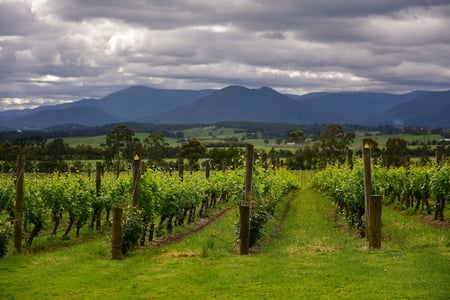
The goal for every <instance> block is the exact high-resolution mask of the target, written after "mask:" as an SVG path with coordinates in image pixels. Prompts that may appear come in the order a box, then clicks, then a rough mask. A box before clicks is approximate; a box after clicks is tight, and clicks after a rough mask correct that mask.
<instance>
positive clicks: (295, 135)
mask: <svg viewBox="0 0 450 300" xmlns="http://www.w3.org/2000/svg"><path fill="white" fill-rule="evenodd" d="M304 139H305V137H304V133H303V131H302V130H300V129H299V130H294V131H292V132H291V133H289V140H291V141H292V142H294V143H296V144H299V143H301V142H303V141H304Z"/></svg>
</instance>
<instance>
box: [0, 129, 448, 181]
mask: <svg viewBox="0 0 450 300" xmlns="http://www.w3.org/2000/svg"><path fill="white" fill-rule="evenodd" d="M241 123H242V122H241ZM245 124H247V123H245ZM245 124H240V125H242V126H244V125H245ZM248 124H250V125H252V124H253V123H251V122H248ZM222 125H226V123H224V124H222ZM250 125H249V126H250ZM252 126H253V125H252ZM279 126H280V127H283V126H282V125H279ZM283 128H285V129H286V127H283ZM289 128H290V129H291V131H289V132H287V133H285V135H284V136H283V138H284V139H286V141H288V142H291V143H294V144H296V145H298V150H296V151H295V152H292V151H290V150H283V149H280V150H275V149H274V148H272V149H271V150H270V151H269V152H268V153H264V152H263V151H262V150H259V151H258V153H257V155H260V156H261V157H263V156H264V157H265V158H266V159H268V161H269V162H270V163H271V164H272V165H273V166H278V165H280V164H281V163H283V161H285V163H286V165H287V167H288V168H290V169H318V168H322V167H324V166H325V165H326V164H330V163H331V164H332V163H335V162H339V163H343V162H344V161H345V160H346V159H347V155H348V149H349V148H351V146H352V144H353V142H354V138H355V134H354V132H353V131H351V130H348V128H347V127H344V126H342V125H339V124H329V125H327V126H325V127H323V128H322V131H321V132H320V134H319V136H318V137H317V138H315V139H313V143H310V144H304V143H303V142H304V140H305V137H307V136H308V137H309V138H310V135H308V134H307V133H305V132H304V131H303V130H302V129H300V128H301V127H289ZM250 129H255V128H253V127H252V128H250ZM368 142H369V143H370V144H371V149H372V157H374V159H375V160H379V161H380V163H381V164H384V165H386V166H391V165H401V164H403V161H404V159H405V157H407V156H412V157H419V158H420V159H421V161H422V163H423V164H426V163H427V162H429V157H431V156H433V155H434V151H435V149H434V148H432V145H431V144H430V143H426V144H425V143H422V144H418V143H414V145H415V147H408V146H409V145H408V142H407V141H406V140H404V139H403V138H398V137H392V138H389V139H388V140H387V143H386V145H385V146H384V147H383V148H380V146H379V145H378V143H377V142H376V141H375V140H373V139H370V138H368ZM138 145H141V147H142V159H143V160H146V161H147V163H148V164H149V165H150V166H152V167H155V168H166V169H171V168H172V169H176V168H177V167H178V164H177V163H174V162H170V160H172V161H173V160H176V159H180V158H183V159H186V161H187V165H188V166H189V168H191V169H196V168H199V167H200V165H199V163H198V162H199V160H200V159H204V158H207V159H209V160H210V163H211V164H212V165H213V166H214V167H216V168H222V167H224V166H227V167H229V168H232V167H238V166H239V165H240V164H241V163H242V162H241V161H240V159H239V157H240V156H241V155H242V154H243V148H244V147H245V143H244V142H243V141H234V142H233V141H228V142H223V143H222V142H221V143H219V144H217V143H216V144H211V145H208V144H205V143H202V142H201V141H199V140H198V139H197V138H195V137H192V138H190V139H185V140H184V142H183V143H181V144H180V145H179V146H170V145H169V144H168V143H166V142H165V133H161V132H151V133H149V135H148V136H147V137H146V138H145V139H144V140H143V141H140V140H139V139H138V138H137V137H136V135H135V132H134V130H133V129H132V128H130V127H129V126H128V125H127V124H118V125H116V126H115V127H113V128H112V129H111V130H110V132H109V133H108V134H107V135H106V141H105V143H104V144H102V145H101V146H100V147H94V146H90V145H84V144H83V145H76V146H69V145H68V144H66V143H65V142H64V139H63V138H61V137H57V138H54V139H53V140H51V141H49V142H48V141H47V139H46V138H44V137H42V136H39V135H36V136H29V137H22V138H17V139H16V140H15V141H14V142H11V141H8V140H6V141H3V142H0V157H1V158H2V160H3V162H2V163H1V165H0V171H2V172H9V171H10V170H11V169H12V168H13V166H14V165H15V161H16V157H17V154H18V153H24V154H26V155H27V166H26V169H27V171H38V172H55V171H61V172H66V171H87V170H89V169H90V168H91V166H90V164H89V163H88V162H87V163H86V162H83V161H89V160H103V161H104V164H105V168H106V170H114V171H120V170H125V169H127V168H129V167H130V165H131V163H132V160H133V153H134V151H135V150H136V148H137V147H138ZM355 154H356V155H360V153H358V152H357V153H355ZM444 154H445V155H447V156H448V155H450V148H448V147H447V148H444ZM67 161H71V164H70V165H69V163H67ZM168 161H169V162H168Z"/></svg>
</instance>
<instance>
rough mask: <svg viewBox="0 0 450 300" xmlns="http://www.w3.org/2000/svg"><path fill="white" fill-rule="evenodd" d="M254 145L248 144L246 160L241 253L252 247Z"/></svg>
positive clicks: (241, 209) (241, 222) (240, 235)
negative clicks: (251, 215) (251, 211)
mask: <svg viewBox="0 0 450 300" xmlns="http://www.w3.org/2000/svg"><path fill="white" fill-rule="evenodd" d="M253 155H254V150H253V145H250V144H248V145H247V153H246V160H245V192H244V199H243V201H242V203H241V206H240V208H239V216H240V218H239V219H240V220H239V221H240V234H239V240H240V254H241V255H247V254H248V253H249V248H250V206H251V201H252V198H253V195H252V193H253V191H252V184H253Z"/></svg>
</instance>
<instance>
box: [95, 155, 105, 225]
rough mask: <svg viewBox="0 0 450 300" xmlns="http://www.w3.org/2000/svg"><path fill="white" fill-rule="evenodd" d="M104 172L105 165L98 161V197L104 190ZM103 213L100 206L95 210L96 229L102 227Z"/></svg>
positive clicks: (96, 185) (96, 178) (96, 180)
mask: <svg viewBox="0 0 450 300" xmlns="http://www.w3.org/2000/svg"><path fill="white" fill-rule="evenodd" d="M102 174H103V165H102V163H101V162H96V164H95V194H96V196H97V198H99V197H100V196H101V190H102ZM101 215H102V208H101V207H100V208H99V209H98V210H97V211H96V212H95V220H96V222H95V229H97V230H98V229H100V227H101Z"/></svg>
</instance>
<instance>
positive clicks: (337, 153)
mask: <svg viewBox="0 0 450 300" xmlns="http://www.w3.org/2000/svg"><path fill="white" fill-rule="evenodd" d="M354 138H355V134H354V133H353V132H344V129H343V128H342V126H341V125H339V124H329V125H327V126H326V127H325V128H324V130H323V131H322V133H321V134H320V137H319V141H320V148H321V150H322V153H323V154H324V156H325V159H326V162H328V163H335V162H339V163H344V162H345V160H346V157H347V149H348V147H349V146H350V145H351V144H352V143H353V139H354Z"/></svg>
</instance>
